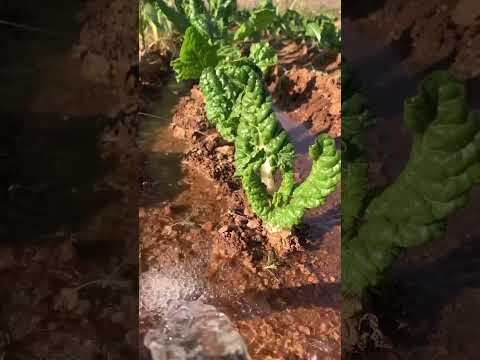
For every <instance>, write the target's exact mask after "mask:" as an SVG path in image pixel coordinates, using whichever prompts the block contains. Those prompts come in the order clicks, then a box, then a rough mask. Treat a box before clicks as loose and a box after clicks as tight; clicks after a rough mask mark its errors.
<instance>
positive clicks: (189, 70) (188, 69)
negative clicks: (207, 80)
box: [171, 26, 219, 80]
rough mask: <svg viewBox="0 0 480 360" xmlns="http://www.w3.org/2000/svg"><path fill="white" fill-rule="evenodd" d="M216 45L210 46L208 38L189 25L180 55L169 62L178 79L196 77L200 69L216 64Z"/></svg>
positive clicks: (200, 72)
mask: <svg viewBox="0 0 480 360" xmlns="http://www.w3.org/2000/svg"><path fill="white" fill-rule="evenodd" d="M217 50H218V46H212V45H210V44H209V43H208V39H206V38H205V37H203V36H202V35H201V34H200V33H199V32H198V30H197V29H196V28H195V27H193V26H191V27H189V28H188V29H187V31H186V32H185V37H184V39H183V43H182V47H181V49H180V56H179V57H178V58H177V59H175V60H173V61H172V62H171V65H172V67H173V69H174V70H175V73H176V75H177V79H178V80H187V79H198V78H200V75H201V74H202V71H203V70H204V69H206V68H208V67H214V66H215V65H217V63H218V61H219V58H218V56H217Z"/></svg>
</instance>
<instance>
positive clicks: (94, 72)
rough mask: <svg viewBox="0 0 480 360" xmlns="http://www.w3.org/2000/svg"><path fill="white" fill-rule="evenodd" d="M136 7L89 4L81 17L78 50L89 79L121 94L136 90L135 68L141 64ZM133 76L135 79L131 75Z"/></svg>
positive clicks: (118, 1)
mask: <svg viewBox="0 0 480 360" xmlns="http://www.w3.org/2000/svg"><path fill="white" fill-rule="evenodd" d="M137 6H138V5H137V4H136V3H133V2H125V1H122V0H114V1H107V0H102V1H87V2H86V6H85V10H83V11H82V13H81V14H80V21H81V26H82V30H81V32H80V39H79V45H78V48H77V51H78V53H79V56H80V58H81V60H82V67H81V71H82V73H83V75H84V76H85V78H86V79H89V80H91V81H92V82H94V83H100V84H104V85H108V86H109V87H111V88H113V89H115V90H116V91H117V92H118V93H119V94H120V93H123V92H127V93H128V92H130V91H133V90H134V88H135V84H134V80H135V79H134V77H135V75H134V74H133V73H132V68H134V67H135V66H136V65H138V47H137V46H125V44H137V43H138V17H135V16H132V13H135V12H137V11H138V8H137ZM130 75H132V77H131V76H130Z"/></svg>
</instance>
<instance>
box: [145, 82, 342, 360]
mask: <svg viewBox="0 0 480 360" xmlns="http://www.w3.org/2000/svg"><path fill="white" fill-rule="evenodd" d="M187 88H188V87H187ZM331 97H332V95H330V98H331ZM305 99H306V100H305V102H307V103H308V97H307V96H305ZM339 101H340V99H339ZM160 108H161V106H159V107H158V110H160ZM279 108H280V110H283V109H282V108H281V105H279ZM293 110H294V109H293V108H292V109H290V111H293ZM149 111H152V107H150V110H149ZM281 114H283V116H285V115H284V113H281ZM152 115H156V116H157V117H156V118H154V117H152V116H150V117H148V119H149V120H147V118H145V124H147V123H148V122H157V124H158V125H157V126H158V128H159V129H160V128H161V129H162V134H158V135H157V136H156V138H157V141H155V142H154V143H151V144H150V147H149V148H148V149H147V150H146V154H147V158H149V157H150V154H152V155H153V159H154V158H155V153H161V154H165V153H170V154H172V153H175V154H176V156H177V155H179V156H180V155H181V163H180V161H178V162H177V164H176V166H175V164H173V162H172V163H170V165H169V166H168V168H167V166H164V167H163V171H159V172H158V173H157V175H154V170H153V169H152V167H149V166H148V165H147V168H148V169H149V170H147V172H150V180H149V181H146V184H145V185H146V187H148V186H150V185H149V184H148V183H149V182H153V181H154V180H157V181H158V179H162V178H163V179H165V180H166V179H167V178H166V177H165V175H162V173H163V174H167V173H168V172H172V171H173V172H174V173H177V171H180V173H181V174H182V175H181V176H180V178H175V179H176V180H174V181H172V180H169V184H171V186H169V184H165V183H163V187H162V186H161V185H159V187H158V188H157V189H158V190H157V192H156V193H157V195H155V194H152V193H151V192H148V191H147V192H145V193H144V200H142V204H144V206H143V207H142V208H141V210H140V214H139V217H140V243H141V255H140V256H141V260H140V261H141V264H142V265H141V266H142V269H141V270H142V271H143V273H144V274H145V276H146V277H148V276H150V277H151V276H152V275H148V274H150V273H151V272H152V271H153V273H154V274H155V273H156V274H157V275H156V276H157V278H159V279H160V280H159V283H162V282H166V283H168V284H170V286H169V288H173V289H175V288H177V289H178V288H180V290H177V291H173V295H172V293H167V294H163V295H162V296H160V298H161V300H158V297H157V300H156V301H157V302H156V303H155V304H154V305H155V306H157V307H158V306H160V307H161V306H162V304H163V303H164V302H165V301H168V298H169V297H170V296H173V297H182V298H185V297H186V298H199V297H200V298H202V299H203V300H204V301H206V302H208V303H210V304H213V305H215V306H216V307H217V308H218V309H219V310H221V311H223V312H225V314H226V315H227V316H228V317H229V318H230V319H231V320H232V321H233V322H234V324H235V326H236V327H237V329H238V330H239V332H240V334H241V335H242V337H243V338H244V340H245V342H246V343H247V346H248V349H249V352H250V355H251V356H252V358H253V359H339V358H340V315H339V311H340V310H339V304H340V289H339V285H338V281H339V278H340V273H339V271H340V267H339V259H340V221H339V217H340V213H339V201H340V192H339V191H338V192H336V193H335V194H334V195H332V196H331V197H330V198H329V200H328V203H327V204H326V205H325V206H324V207H322V208H321V209H316V210H313V211H311V212H309V213H308V215H307V217H306V219H305V224H304V225H303V226H300V227H298V229H296V231H295V232H294V234H293V235H290V236H284V237H279V238H276V239H275V238H272V237H271V236H270V235H269V234H268V233H267V232H266V231H265V230H264V229H263V226H262V224H261V221H259V220H258V219H257V218H256V217H255V216H254V215H253V214H252V213H251V212H250V210H249V209H248V206H247V203H246V201H245V198H244V194H243V193H242V190H241V187H240V185H239V184H238V181H237V180H236V179H235V178H233V172H234V167H233V151H234V149H233V146H232V144H229V143H226V142H225V141H223V140H222V139H221V138H220V137H219V135H218V133H217V131H216V130H215V129H214V128H213V127H212V126H211V125H210V124H209V123H208V122H207V120H206V117H205V112H204V106H203V99H202V95H201V93H200V91H199V90H198V88H197V87H196V86H193V87H191V88H188V91H187V92H186V93H185V94H184V96H181V97H180V98H179V99H178V104H177V105H176V106H175V107H173V109H172V110H171V113H170V116H165V115H164V114H163V115H160V116H158V115H157V113H156V112H154V111H153V112H152ZM170 119H171V120H170ZM285 121H289V123H288V124H286V125H287V126H286V128H288V129H289V130H290V131H291V132H292V133H293V134H294V135H295V139H296V147H297V150H299V151H301V152H302V151H303V155H302V154H301V155H300V161H299V162H297V163H296V166H297V169H298V170H301V171H302V174H299V177H304V176H305V174H306V173H308V169H309V167H308V166H309V165H308V161H306V160H305V159H306V149H307V147H308V145H309V144H311V143H312V142H313V136H314V133H313V132H311V131H309V130H308V129H307V128H306V127H304V126H303V125H302V124H301V123H297V122H296V121H293V120H285ZM337 121H339V118H338V119H337ZM335 126H337V127H338V128H339V124H335ZM292 136H293V135H292ZM152 149H155V150H152ZM302 158H303V160H302ZM173 168H175V170H174V169H173ZM152 175H153V176H152ZM169 188H173V189H174V190H173V191H170V190H169ZM158 192H162V193H164V194H167V193H169V195H168V196H160V199H159V198H158ZM152 196H153V198H154V200H153V201H152V199H151V198H152ZM158 274H160V275H158ZM172 279H181V281H180V283H179V282H178V281H173V280H172ZM141 298H142V299H145V304H144V305H145V306H144V311H142V309H141V313H140V316H141V323H142V324H143V325H142V326H143V329H145V328H147V327H148V324H149V322H151V318H152V313H155V311H154V310H153V311H152V306H151V301H150V306H149V305H148V304H149V300H151V299H149V296H148V295H145V294H144V295H143V296H141ZM162 299H163V300H162ZM141 301H142V300H141ZM158 302H160V304H159V303H158ZM155 306H153V309H155ZM145 309H147V310H145ZM148 309H149V310H148Z"/></svg>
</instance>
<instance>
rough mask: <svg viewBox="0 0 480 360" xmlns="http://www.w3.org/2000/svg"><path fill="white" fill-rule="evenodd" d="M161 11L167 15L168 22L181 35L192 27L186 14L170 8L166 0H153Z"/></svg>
mask: <svg viewBox="0 0 480 360" xmlns="http://www.w3.org/2000/svg"><path fill="white" fill-rule="evenodd" d="M153 1H155V4H156V5H157V6H158V7H159V8H160V10H161V11H162V12H163V14H165V16H166V17H167V19H168V20H170V22H171V23H172V24H173V25H174V26H175V27H176V28H177V30H178V31H179V32H181V33H184V32H185V31H186V30H187V28H188V27H189V26H190V23H189V21H188V19H187V18H186V17H185V15H184V14H182V13H181V12H179V11H177V10H176V9H174V8H173V7H171V6H169V5H168V4H167V3H166V2H165V1H164V0H153Z"/></svg>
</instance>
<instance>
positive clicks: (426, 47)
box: [356, 0, 480, 79]
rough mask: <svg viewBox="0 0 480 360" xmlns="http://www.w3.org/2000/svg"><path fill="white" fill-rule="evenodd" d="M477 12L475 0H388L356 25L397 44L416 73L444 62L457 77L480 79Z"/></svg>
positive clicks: (479, 37) (478, 19) (478, 21)
mask: <svg viewBox="0 0 480 360" xmlns="http://www.w3.org/2000/svg"><path fill="white" fill-rule="evenodd" d="M477 9H478V2H477V1H475V0H450V1H444V0H435V1H424V2H418V1H417V2H412V1H411V2H405V1H402V0H387V1H386V2H385V5H384V6H383V7H382V8H380V9H378V10H376V11H374V12H372V13H371V14H370V15H369V16H367V17H364V18H359V19H358V20H356V23H357V24H358V25H359V26H360V27H361V28H362V29H363V31H366V32H368V33H369V34H371V35H372V36H374V37H376V38H381V40H382V41H384V42H385V43H387V44H390V43H394V42H397V43H398V44H399V45H400V46H401V47H402V48H403V49H404V51H405V64H406V65H407V67H408V68H409V69H411V70H412V71H413V72H421V71H424V70H428V69H429V68H430V67H431V66H432V65H435V64H439V63H442V62H444V63H446V66H447V67H449V69H450V70H451V71H452V72H453V73H454V74H455V75H456V76H457V77H459V78H461V79H471V78H475V77H477V76H478V75H480V70H479V69H480V67H479V60H478V59H480V46H479V44H480V33H479V26H480V17H479V16H478V10H477Z"/></svg>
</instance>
